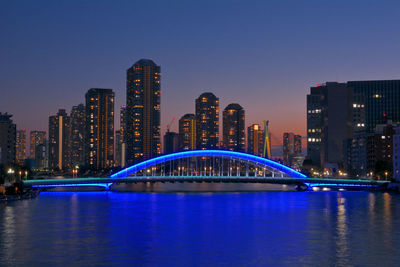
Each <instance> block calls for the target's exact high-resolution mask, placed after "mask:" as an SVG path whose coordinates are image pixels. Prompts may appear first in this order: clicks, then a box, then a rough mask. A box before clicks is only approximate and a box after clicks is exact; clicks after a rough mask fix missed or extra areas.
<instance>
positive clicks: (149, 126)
mask: <svg viewBox="0 0 400 267" xmlns="http://www.w3.org/2000/svg"><path fill="white" fill-rule="evenodd" d="M160 79H161V71H160V66H157V65H156V64H155V63H154V62H153V61H152V60H150V59H141V60H139V61H137V62H136V63H135V64H134V65H133V66H132V67H131V68H129V69H128V70H127V83H126V87H127V95H126V132H125V133H124V139H125V142H126V160H127V164H133V163H136V162H139V161H142V160H144V159H149V158H153V157H156V156H157V155H159V154H160V153H161V140H160V135H161V129H160V97H161V87H160V86H161V85H160Z"/></svg>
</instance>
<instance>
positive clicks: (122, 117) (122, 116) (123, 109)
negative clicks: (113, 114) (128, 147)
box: [119, 106, 126, 143]
mask: <svg viewBox="0 0 400 267" xmlns="http://www.w3.org/2000/svg"><path fill="white" fill-rule="evenodd" d="M119 120H120V121H119V122H120V132H121V133H120V134H121V143H125V132H126V106H121V108H120V109H119Z"/></svg>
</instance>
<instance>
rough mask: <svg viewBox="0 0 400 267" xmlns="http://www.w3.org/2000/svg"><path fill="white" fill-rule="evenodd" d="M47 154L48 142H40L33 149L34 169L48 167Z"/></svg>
mask: <svg viewBox="0 0 400 267" xmlns="http://www.w3.org/2000/svg"><path fill="white" fill-rule="evenodd" d="M47 154H48V144H47V141H46V142H45V144H40V145H37V146H36V149H35V165H34V166H35V169H38V170H43V169H47V168H48V162H47V158H48V156H47Z"/></svg>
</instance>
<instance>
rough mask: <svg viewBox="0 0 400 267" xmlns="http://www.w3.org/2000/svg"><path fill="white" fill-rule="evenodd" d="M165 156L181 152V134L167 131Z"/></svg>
mask: <svg viewBox="0 0 400 267" xmlns="http://www.w3.org/2000/svg"><path fill="white" fill-rule="evenodd" d="M163 141H164V142H163V143H164V154H171V153H175V152H178V151H179V134H178V133H175V132H170V131H167V132H166V133H165V135H164V140H163Z"/></svg>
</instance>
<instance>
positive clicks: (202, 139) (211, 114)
mask: <svg viewBox="0 0 400 267" xmlns="http://www.w3.org/2000/svg"><path fill="white" fill-rule="evenodd" d="M196 139H197V141H196V147H197V149H215V148H217V147H218V143H219V98H218V97H216V96H215V95H214V94H213V93H203V94H201V95H200V96H199V98H197V99H196Z"/></svg>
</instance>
